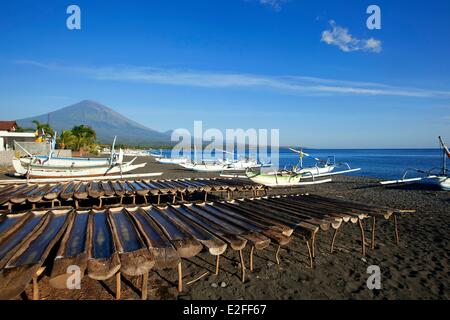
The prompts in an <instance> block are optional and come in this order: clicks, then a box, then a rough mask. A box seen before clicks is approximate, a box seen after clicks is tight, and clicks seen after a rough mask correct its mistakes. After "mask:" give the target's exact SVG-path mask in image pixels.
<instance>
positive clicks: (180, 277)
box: [178, 260, 183, 292]
mask: <svg viewBox="0 0 450 320" xmlns="http://www.w3.org/2000/svg"><path fill="white" fill-rule="evenodd" d="M181 291H183V268H182V265H181V260H180V262H179V263H178V292H181Z"/></svg>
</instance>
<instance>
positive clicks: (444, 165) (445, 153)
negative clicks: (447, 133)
mask: <svg viewBox="0 0 450 320" xmlns="http://www.w3.org/2000/svg"><path fill="white" fill-rule="evenodd" d="M438 138H439V142H440V144H441V148H442V175H444V176H445V175H446V172H447V157H448V156H449V154H450V153H449V151H448V147H447V146H446V145H445V143H444V141H443V140H442V138H441V136H439V137H438Z"/></svg>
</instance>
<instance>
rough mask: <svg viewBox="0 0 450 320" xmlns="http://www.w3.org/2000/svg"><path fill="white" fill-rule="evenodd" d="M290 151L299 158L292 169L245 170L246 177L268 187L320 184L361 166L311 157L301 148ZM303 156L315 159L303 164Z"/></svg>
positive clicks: (333, 159) (332, 159)
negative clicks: (337, 169) (341, 168)
mask: <svg viewBox="0 0 450 320" xmlns="http://www.w3.org/2000/svg"><path fill="white" fill-rule="evenodd" d="M289 149H290V150H291V151H293V152H295V153H298V154H299V156H300V160H299V163H298V165H297V166H294V167H293V168H292V170H287V169H285V170H279V171H273V172H265V173H262V172H260V173H255V172H252V171H251V170H247V172H246V177H247V178H249V179H250V180H252V181H253V182H255V183H259V184H262V185H265V186H268V187H277V186H278V187H285V186H307V185H312V184H320V183H326V182H331V181H332V180H331V178H330V177H331V176H334V175H339V174H345V173H350V172H355V171H359V170H361V168H356V169H352V168H351V167H350V165H349V164H348V163H345V162H342V163H336V159H335V157H334V156H332V157H328V159H327V160H322V159H319V158H315V157H311V156H310V155H309V154H307V153H305V152H303V150H296V149H292V148H289ZM303 157H311V158H313V159H314V160H316V163H315V165H314V166H312V167H304V166H303ZM339 167H344V168H345V169H344V170H340V171H335V169H336V168H339Z"/></svg>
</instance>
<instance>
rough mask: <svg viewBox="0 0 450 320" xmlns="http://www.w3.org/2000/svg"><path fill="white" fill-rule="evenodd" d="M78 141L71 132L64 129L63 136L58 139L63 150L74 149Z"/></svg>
mask: <svg viewBox="0 0 450 320" xmlns="http://www.w3.org/2000/svg"><path fill="white" fill-rule="evenodd" d="M76 140H77V139H76V137H75V136H74V135H73V133H72V131H71V130H64V129H62V131H61V134H60V135H59V137H58V138H57V143H58V146H59V148H61V149H74V148H75V143H76Z"/></svg>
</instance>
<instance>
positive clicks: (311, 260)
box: [305, 237, 314, 269]
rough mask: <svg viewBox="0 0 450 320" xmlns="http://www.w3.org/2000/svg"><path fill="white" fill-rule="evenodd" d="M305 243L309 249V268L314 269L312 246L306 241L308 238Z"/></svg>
mask: <svg viewBox="0 0 450 320" xmlns="http://www.w3.org/2000/svg"><path fill="white" fill-rule="evenodd" d="M305 242H306V247H307V248H308V255H309V266H310V267H311V269H312V268H313V267H314V266H313V256H312V253H311V246H310V245H309V242H308V239H306V237H305Z"/></svg>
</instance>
